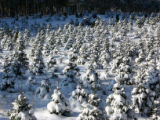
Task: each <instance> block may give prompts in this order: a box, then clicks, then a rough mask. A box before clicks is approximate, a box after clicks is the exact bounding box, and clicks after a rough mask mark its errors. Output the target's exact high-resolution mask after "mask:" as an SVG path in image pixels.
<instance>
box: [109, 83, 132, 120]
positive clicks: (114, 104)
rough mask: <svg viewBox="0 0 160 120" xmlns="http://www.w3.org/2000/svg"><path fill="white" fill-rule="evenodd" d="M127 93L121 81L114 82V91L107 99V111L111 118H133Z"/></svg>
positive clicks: (123, 119)
mask: <svg viewBox="0 0 160 120" xmlns="http://www.w3.org/2000/svg"><path fill="white" fill-rule="evenodd" d="M125 94H126V93H125V91H124V88H123V87H122V86H121V85H120V84H119V83H116V84H114V86H113V93H112V94H110V95H109V96H108V97H107V100H106V102H107V107H106V112H107V116H108V118H109V120H128V119H132V116H133V115H132V113H131V109H130V106H129V102H128V100H127V96H126V95H125Z"/></svg>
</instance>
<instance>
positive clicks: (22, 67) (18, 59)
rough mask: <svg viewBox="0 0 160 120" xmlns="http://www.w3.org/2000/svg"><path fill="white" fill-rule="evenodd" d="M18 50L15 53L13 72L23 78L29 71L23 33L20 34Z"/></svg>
mask: <svg viewBox="0 0 160 120" xmlns="http://www.w3.org/2000/svg"><path fill="white" fill-rule="evenodd" d="M15 49H16V50H15V51H14V52H13V61H12V65H13V72H14V74H15V75H16V77H17V76H19V77H23V76H24V74H25V72H26V70H27V69H28V58H27V55H26V53H25V51H24V50H25V45H24V40H23V38H22V35H21V33H19V34H18V39H17V46H16V48H15Z"/></svg>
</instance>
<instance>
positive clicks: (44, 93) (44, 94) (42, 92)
mask: <svg viewBox="0 0 160 120" xmlns="http://www.w3.org/2000/svg"><path fill="white" fill-rule="evenodd" d="M49 91H50V82H49V79H44V80H42V81H41V86H40V87H38V88H37V89H36V94H37V95H38V96H39V97H41V98H44V99H47V98H49V96H48V93H49Z"/></svg>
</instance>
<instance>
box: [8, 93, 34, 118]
mask: <svg viewBox="0 0 160 120" xmlns="http://www.w3.org/2000/svg"><path fill="white" fill-rule="evenodd" d="M12 105H13V108H12V109H11V110H9V111H8V116H9V118H10V119H11V120H36V117H35V116H34V115H33V110H32V106H31V105H30V104H29V103H28V99H27V97H25V96H24V93H23V92H22V93H20V95H19V96H18V97H17V99H16V100H15V101H14V102H13V103H12Z"/></svg>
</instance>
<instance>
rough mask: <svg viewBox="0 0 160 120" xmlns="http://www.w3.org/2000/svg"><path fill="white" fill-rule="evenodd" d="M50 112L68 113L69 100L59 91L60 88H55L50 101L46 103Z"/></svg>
mask: <svg viewBox="0 0 160 120" xmlns="http://www.w3.org/2000/svg"><path fill="white" fill-rule="evenodd" d="M47 109H48V111H49V113H50V114H53V113H54V114H58V115H66V114H67V113H70V106H69V102H68V101H67V100H66V98H65V97H64V95H63V94H62V93H61V91H60V88H56V89H55V90H54V92H53V94H52V101H51V102H49V103H48V104H47Z"/></svg>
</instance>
